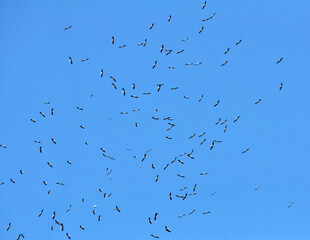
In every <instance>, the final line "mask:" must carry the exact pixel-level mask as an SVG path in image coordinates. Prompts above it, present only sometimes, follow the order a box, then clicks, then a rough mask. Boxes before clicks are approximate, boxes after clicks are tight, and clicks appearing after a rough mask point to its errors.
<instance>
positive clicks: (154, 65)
mask: <svg viewBox="0 0 310 240" xmlns="http://www.w3.org/2000/svg"><path fill="white" fill-rule="evenodd" d="M156 64H157V60H155V62H154V64H153V69H154V68H155V67H156Z"/></svg>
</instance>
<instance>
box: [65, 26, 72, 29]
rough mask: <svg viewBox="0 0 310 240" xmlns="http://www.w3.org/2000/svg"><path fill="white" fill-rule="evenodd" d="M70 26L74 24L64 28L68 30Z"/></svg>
mask: <svg viewBox="0 0 310 240" xmlns="http://www.w3.org/2000/svg"><path fill="white" fill-rule="evenodd" d="M70 28H72V26H68V27H65V29H64V30H68V29H70Z"/></svg>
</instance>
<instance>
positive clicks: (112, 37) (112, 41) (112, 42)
mask: <svg viewBox="0 0 310 240" xmlns="http://www.w3.org/2000/svg"><path fill="white" fill-rule="evenodd" d="M112 44H114V37H113V36H112Z"/></svg>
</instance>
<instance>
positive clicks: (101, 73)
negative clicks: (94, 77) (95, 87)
mask: <svg viewBox="0 0 310 240" xmlns="http://www.w3.org/2000/svg"><path fill="white" fill-rule="evenodd" d="M102 76H103V69H101V71H100V77H102Z"/></svg>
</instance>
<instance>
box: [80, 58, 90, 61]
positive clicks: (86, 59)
mask: <svg viewBox="0 0 310 240" xmlns="http://www.w3.org/2000/svg"><path fill="white" fill-rule="evenodd" d="M88 59H89V58H84V59H82V60H81V62H86V61H88Z"/></svg>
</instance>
